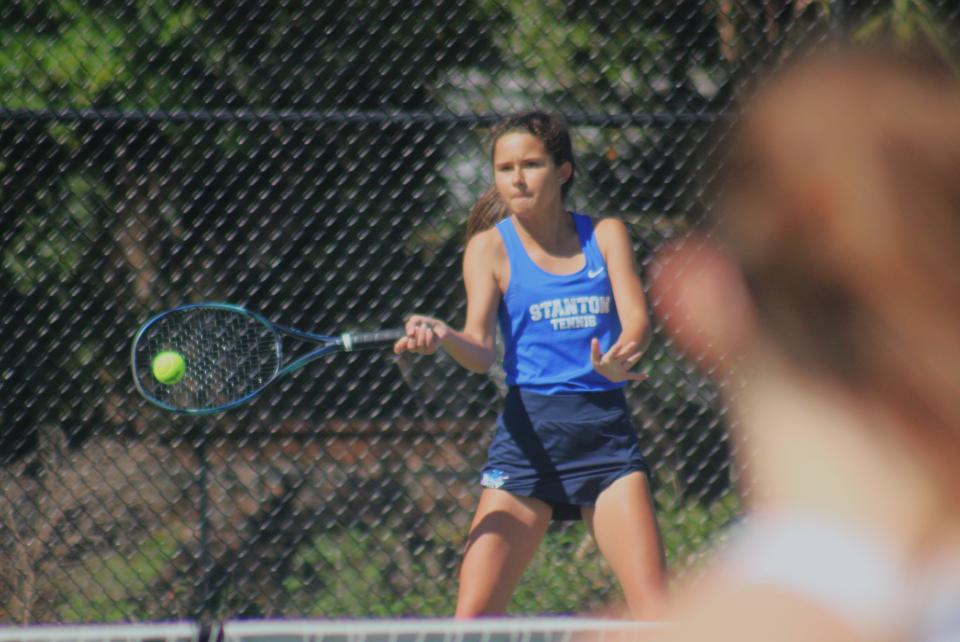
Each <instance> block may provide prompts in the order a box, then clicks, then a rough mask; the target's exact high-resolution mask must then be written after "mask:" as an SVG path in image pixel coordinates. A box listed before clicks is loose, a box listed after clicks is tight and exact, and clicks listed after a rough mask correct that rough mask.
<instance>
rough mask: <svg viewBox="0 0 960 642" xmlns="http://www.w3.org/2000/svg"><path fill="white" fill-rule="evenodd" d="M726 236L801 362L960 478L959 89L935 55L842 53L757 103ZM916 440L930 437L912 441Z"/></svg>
mask: <svg viewBox="0 0 960 642" xmlns="http://www.w3.org/2000/svg"><path fill="white" fill-rule="evenodd" d="M718 183H719V184H720V185H722V188H721V189H722V191H721V193H720V194H719V201H718V202H719V204H720V208H719V217H718V219H717V233H718V235H719V236H720V238H721V239H723V240H724V242H725V245H726V246H727V247H728V249H729V251H730V252H731V254H732V255H733V256H734V258H735V259H736V261H737V262H738V264H739V265H740V267H741V269H742V273H743V277H744V280H745V282H746V284H747V287H748V289H749V291H750V293H751V295H752V298H753V299H754V301H755V305H756V308H757V312H758V316H759V320H760V325H761V328H762V330H763V332H764V333H765V334H766V335H767V336H768V337H769V338H770V339H771V341H772V343H774V344H775V345H777V346H778V347H779V348H780V349H781V350H782V351H783V352H784V353H785V354H786V355H788V356H789V357H790V359H791V361H792V362H794V363H797V364H799V365H800V366H801V367H803V368H805V369H807V370H808V371H811V372H813V373H815V374H817V375H819V376H827V377H832V378H833V379H834V380H835V382H836V383H837V384H838V385H841V386H843V387H844V388H846V389H848V390H850V391H853V392H854V393H856V394H864V395H867V396H869V397H870V398H871V399H873V400H882V402H883V403H885V404H886V405H887V406H888V407H889V408H890V409H891V410H893V411H894V412H895V413H896V414H898V415H900V416H901V417H902V418H903V419H905V422H902V423H903V425H909V426H910V427H911V431H910V432H911V433H912V434H911V438H912V439H914V440H916V441H917V442H918V443H920V444H921V445H923V446H924V448H925V449H926V450H927V451H928V452H929V453H931V455H932V456H933V457H935V458H937V459H938V460H940V463H941V464H943V468H942V470H948V469H952V470H953V473H952V474H953V475H954V480H955V481H956V480H957V477H960V475H957V473H956V471H957V470H958V469H960V83H958V79H957V77H956V76H955V75H954V74H953V72H952V71H951V66H950V65H949V64H948V63H947V62H946V61H944V60H943V59H942V58H939V57H937V56H935V55H933V54H931V53H930V52H928V51H924V50H920V49H906V48H903V47H900V46H894V45H890V44H885V43H884V44H871V45H865V46H852V45H844V46H832V47H831V48H830V49H829V50H822V51H819V52H816V53H813V54H808V55H806V56H805V57H803V58H802V59H800V60H798V61H796V62H793V63H792V64H790V65H788V66H787V67H786V68H785V69H783V70H781V71H780V72H778V73H777V74H776V75H774V76H772V79H769V80H768V81H766V82H765V83H763V84H762V86H761V88H760V89H759V90H757V91H756V92H755V93H754V94H753V95H752V96H751V97H750V99H748V100H747V101H746V103H745V109H744V112H743V116H742V120H741V122H740V123H739V124H738V126H737V128H736V129H735V132H734V134H733V141H732V145H731V147H730V153H729V157H728V158H727V159H726V162H725V165H724V169H723V176H722V177H721V179H720V180H719V181H718ZM913 428H918V429H919V430H914V429H913Z"/></svg>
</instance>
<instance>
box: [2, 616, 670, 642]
mask: <svg viewBox="0 0 960 642" xmlns="http://www.w3.org/2000/svg"><path fill="white" fill-rule="evenodd" d="M660 626H661V625H658V624H654V623H641V622H625V621H620V620H600V619H586V618H572V617H556V618H489V619H478V620H448V619H436V620H239V621H228V622H225V623H223V624H221V625H217V626H213V627H206V626H201V625H199V624H195V623H189V622H184V623H160V624H117V625H45V626H26V627H0V642H634V641H636V642H642V640H643V639H644V637H645V635H644V634H645V633H649V632H650V631H652V630H654V629H657V628H659V627H660Z"/></svg>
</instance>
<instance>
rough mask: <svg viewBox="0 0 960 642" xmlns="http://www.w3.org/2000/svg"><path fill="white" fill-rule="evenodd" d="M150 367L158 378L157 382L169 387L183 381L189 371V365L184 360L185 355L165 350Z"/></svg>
mask: <svg viewBox="0 0 960 642" xmlns="http://www.w3.org/2000/svg"><path fill="white" fill-rule="evenodd" d="M150 365H151V369H152V370H153V376H154V377H156V378H157V381H159V382H160V383H162V384H164V385H167V386H170V385H173V384H175V383H177V382H178V381H180V380H181V379H183V373H184V372H186V369H187V363H186V361H184V360H183V355H182V354H180V353H179V352H174V351H173V350H164V351H163V352H159V353H157V355H156V356H155V357H154V358H153V362H152V363H151V364H150Z"/></svg>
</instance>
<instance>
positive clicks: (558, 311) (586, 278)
mask: <svg viewBox="0 0 960 642" xmlns="http://www.w3.org/2000/svg"><path fill="white" fill-rule="evenodd" d="M573 221H574V224H575V226H576V229H577V236H578V237H579V238H580V248H581V249H582V250H583V255H584V257H586V265H584V266H583V269H581V270H579V271H578V272H574V273H573V274H563V275H560V274H551V273H549V272H546V271H545V270H543V269H542V268H540V267H539V266H538V265H537V264H536V263H534V262H533V259H531V258H530V257H529V255H527V252H526V250H525V249H524V247H523V243H521V241H520V237H519V236H518V235H517V230H516V228H515V227H514V224H513V219H512V218H509V217H508V218H505V219H503V220H502V221H500V222H499V223H497V230H498V231H499V232H500V236H501V237H502V238H503V244H504V246H505V248H506V250H507V257H508V259H509V261H510V283H509V284H508V285H507V291H506V292H505V293H504V294H503V297H502V298H501V300H500V307H499V309H498V310H497V320H498V321H499V324H500V333H501V334H502V335H503V340H504V345H505V348H504V359H503V369H504V370H505V371H506V374H507V384H508V385H511V386H519V387H521V388H524V389H526V390H530V391H532V392H537V393H540V394H570V393H578V392H592V391H593V392H595V391H600V390H612V389H615V388H622V387H623V386H624V383H623V382H621V383H614V382H612V381H610V380H609V379H607V378H606V377H604V376H603V375H601V374H600V373H598V372H597V371H595V370H594V369H593V365H592V364H591V362H590V340H591V339H593V338H594V337H597V338H598V339H599V340H600V349H601V350H602V351H604V352H606V351H607V350H608V349H610V346H611V345H613V343H614V342H615V341H616V340H617V338H618V337H619V336H620V332H621V327H620V317H619V316H618V315H617V308H616V304H615V303H614V300H613V289H612V287H611V285H610V278H609V276H608V275H607V266H606V263H605V262H604V260H603V255H602V254H601V253H600V248H599V247H597V240H596V237H595V236H594V234H593V221H591V220H590V217H588V216H584V215H582V214H576V213H574V214H573Z"/></svg>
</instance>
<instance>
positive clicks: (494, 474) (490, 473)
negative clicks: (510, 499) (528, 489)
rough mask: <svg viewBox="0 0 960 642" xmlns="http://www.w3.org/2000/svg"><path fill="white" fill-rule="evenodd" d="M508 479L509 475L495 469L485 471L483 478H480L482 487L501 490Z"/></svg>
mask: <svg viewBox="0 0 960 642" xmlns="http://www.w3.org/2000/svg"><path fill="white" fill-rule="evenodd" d="M508 479H510V476H509V475H508V474H506V473H505V472H503V471H502V470H497V469H496V468H493V469H491V470H487V471H484V473H483V477H481V478H480V485H481V486H485V487H486V488H500V487H501V486H503V484H504V482H506V481H507V480H508Z"/></svg>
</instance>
